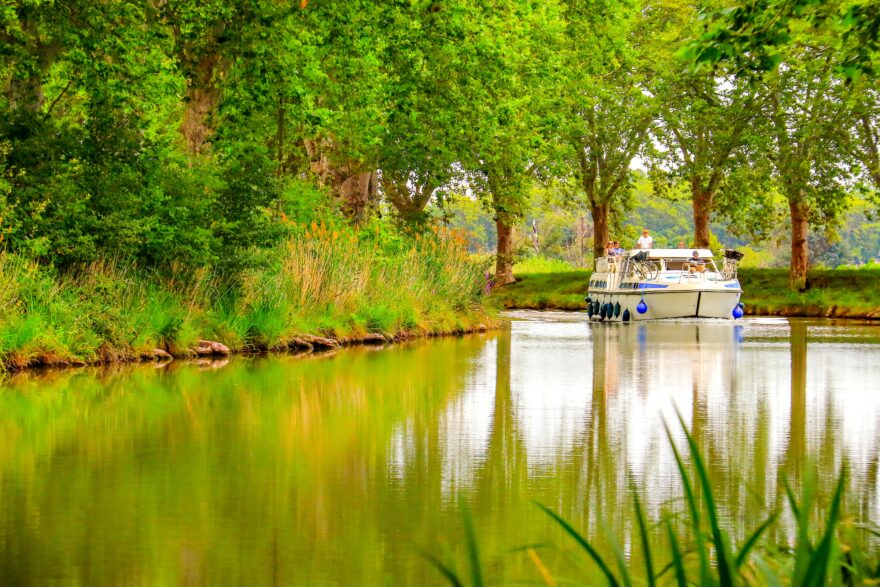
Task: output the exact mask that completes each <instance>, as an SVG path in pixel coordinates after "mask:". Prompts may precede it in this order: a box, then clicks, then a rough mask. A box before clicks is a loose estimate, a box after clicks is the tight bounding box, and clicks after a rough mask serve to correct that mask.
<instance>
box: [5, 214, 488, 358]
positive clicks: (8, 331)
mask: <svg viewBox="0 0 880 587" xmlns="http://www.w3.org/2000/svg"><path fill="white" fill-rule="evenodd" d="M381 236H382V235H380V234H379V233H378V232H377V233H376V234H372V233H365V232H364V231H362V232H356V231H354V230H352V229H350V228H347V229H332V228H328V227H325V226H322V225H317V224H316V225H312V226H310V227H308V229H307V230H304V231H301V232H295V234H294V235H293V236H291V238H290V239H289V240H288V241H287V242H285V243H283V244H282V245H280V246H278V247H277V248H276V249H275V250H273V251H271V255H270V260H269V262H268V263H266V264H264V265H263V266H260V267H255V268H251V269H249V270H247V271H245V272H243V273H242V274H240V275H239V276H238V277H237V278H235V279H225V280H221V279H219V278H218V277H216V276H214V275H212V273H211V272H209V271H208V270H206V269H201V270H192V269H189V268H185V267H181V268H174V267H172V268H169V269H168V270H166V271H164V272H162V273H159V272H157V271H154V270H148V269H143V268H139V267H136V266H134V265H132V264H130V263H126V262H122V261H112V260H108V261H104V262H99V263H92V264H90V265H87V266H81V267H76V268H74V269H72V270H69V271H67V272H65V273H58V272H56V271H55V270H54V269H53V268H51V267H47V266H44V265H40V264H37V263H34V262H31V261H28V260H26V259H24V258H22V257H20V256H17V255H13V254H6V253H0V366H2V367H4V368H10V367H11V368H22V367H26V366H30V365H45V364H65V363H68V364H70V363H81V362H93V361H120V360H131V359H135V358H138V357H140V356H142V355H148V354H150V353H151V352H152V350H153V349H155V348H161V349H164V350H167V351H170V352H171V353H174V354H185V353H186V352H187V348H188V347H191V346H193V345H194V344H196V343H197V341H198V340H199V339H200V338H211V339H214V340H219V341H220V342H224V343H225V344H227V345H228V346H230V347H232V348H233V349H246V348H252V349H266V348H276V347H285V346H287V345H288V344H289V343H290V342H291V341H292V340H293V339H294V338H296V337H297V336H301V335H303V334H320V335H324V336H331V337H336V338H342V339H345V338H354V339H356V338H358V337H360V336H364V335H366V334H367V333H382V334H385V335H390V336H395V335H399V334H401V333H410V334H429V333H448V332H455V331H462V330H467V329H471V328H474V327H476V326H477V325H478V324H481V323H482V324H488V323H491V321H492V319H493V316H494V315H495V309H494V307H493V302H492V301H490V299H489V298H488V297H487V296H486V295H485V294H484V292H483V286H484V278H483V267H482V266H481V264H480V263H479V262H476V261H474V260H473V259H472V258H471V257H470V256H469V255H468V254H467V252H466V250H465V248H464V246H463V244H462V242H461V241H460V239H457V238H456V237H455V235H452V234H450V233H447V232H444V231H440V230H437V231H434V232H430V233H428V234H427V235H426V236H420V237H418V238H415V239H409V238H402V237H398V236H394V238H393V239H390V237H386V240H388V239H390V240H391V241H392V242H391V244H389V243H388V242H383V241H382V238H380V237H381Z"/></svg>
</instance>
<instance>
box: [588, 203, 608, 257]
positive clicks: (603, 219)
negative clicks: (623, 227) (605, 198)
mask: <svg viewBox="0 0 880 587" xmlns="http://www.w3.org/2000/svg"><path fill="white" fill-rule="evenodd" d="M590 214H591V215H592V216H593V258H594V259H598V258H599V257H604V256H605V244H606V243H607V242H608V240H609V238H608V204H606V203H594V202H592V201H591V202H590Z"/></svg>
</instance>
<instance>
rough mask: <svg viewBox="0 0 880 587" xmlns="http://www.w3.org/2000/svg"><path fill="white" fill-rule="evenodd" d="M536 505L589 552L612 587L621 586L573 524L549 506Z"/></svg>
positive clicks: (536, 503) (537, 503)
mask: <svg viewBox="0 0 880 587" xmlns="http://www.w3.org/2000/svg"><path fill="white" fill-rule="evenodd" d="M534 503H535V505H537V506H538V507H539V508H541V510H543V511H544V513H545V514H547V515H548V516H550V517H551V518H553V519H554V520H555V521H556V523H557V524H559V525H560V526H562V528H563V529H564V530H565V531H566V533H568V535H569V536H571V537H572V538H574V539H575V541H576V542H577V543H578V544H580V545H581V548H583V549H584V550H585V551H586V552H587V554H588V555H590V558H592V559H593V561H594V562H595V563H596V564H597V565H598V566H599V569H600V570H601V571H602V573H603V574H604V575H605V578H607V579H608V583H609V584H610V585H613V587H619V586H620V583H618V582H617V579H616V578H615V577H614V573H612V572H611V569H610V568H608V565H607V564H606V563H605V561H604V560H603V559H602V557H601V556H600V555H599V553H598V552H596V549H595V548H593V546H592V545H591V544H590V543H589V542H588V541H587V539H586V538H584V537H583V536H581V534H580V533H579V532H578V531H577V530H575V529H574V528H572V526H571V524H569V523H568V522H566V521H565V520H564V519H563V518H562V516H560V515H559V514H557V513H556V512H554V511H553V510H551V509H550V508H548V507H547V506H545V505H544V504H542V503H539V502H537V501H536V502H534Z"/></svg>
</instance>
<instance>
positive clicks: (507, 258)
mask: <svg viewBox="0 0 880 587" xmlns="http://www.w3.org/2000/svg"><path fill="white" fill-rule="evenodd" d="M495 228H496V230H497V231H498V252H497V254H496V255H495V285H507V284H508V283H513V282H514V279H513V227H512V226H511V224H510V222H509V221H508V220H507V219H505V218H504V217H503V216H501V215H499V216H498V218H496V220H495Z"/></svg>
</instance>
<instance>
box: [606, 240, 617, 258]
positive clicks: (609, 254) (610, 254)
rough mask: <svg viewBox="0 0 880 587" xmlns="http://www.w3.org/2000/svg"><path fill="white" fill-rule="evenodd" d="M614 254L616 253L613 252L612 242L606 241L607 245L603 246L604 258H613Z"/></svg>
mask: <svg viewBox="0 0 880 587" xmlns="http://www.w3.org/2000/svg"><path fill="white" fill-rule="evenodd" d="M616 254H617V253H615V252H614V241H608V244H607V245H605V256H606V257H613V256H615V255H616Z"/></svg>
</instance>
